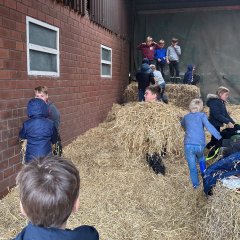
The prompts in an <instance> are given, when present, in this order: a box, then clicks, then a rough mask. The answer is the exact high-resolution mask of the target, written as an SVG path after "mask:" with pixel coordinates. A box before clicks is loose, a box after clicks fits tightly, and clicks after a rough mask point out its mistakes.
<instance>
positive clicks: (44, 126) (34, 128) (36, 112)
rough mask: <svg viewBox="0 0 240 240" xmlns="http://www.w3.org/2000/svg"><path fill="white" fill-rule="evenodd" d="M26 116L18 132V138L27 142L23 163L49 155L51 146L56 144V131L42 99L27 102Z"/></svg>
mask: <svg viewBox="0 0 240 240" xmlns="http://www.w3.org/2000/svg"><path fill="white" fill-rule="evenodd" d="M27 114H28V117H29V119H28V120H27V121H25V122H24V123H23V127H22V129H21V130H20V132H19V138H20V139H26V140H27V149H26V155H25V163H29V162H30V161H32V160H33V159H35V158H39V157H45V156H47V155H49V154H51V153H52V144H55V143H56V142H57V129H56V128H55V127H54V122H53V121H52V120H50V119H48V115H49V111H48V105H47V104H46V103H45V102H44V101H43V100H42V99H40V98H32V99H31V100H30V101H29V102H28V106H27Z"/></svg>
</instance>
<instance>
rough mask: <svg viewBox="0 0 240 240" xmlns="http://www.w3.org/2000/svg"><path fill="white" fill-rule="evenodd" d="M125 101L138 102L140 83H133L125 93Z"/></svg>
mask: <svg viewBox="0 0 240 240" xmlns="http://www.w3.org/2000/svg"><path fill="white" fill-rule="evenodd" d="M123 101H124V102H125V103H128V102H137V101H138V83H137V82H131V83H130V84H129V85H128V86H127V88H126V89H125V90H124V92H123Z"/></svg>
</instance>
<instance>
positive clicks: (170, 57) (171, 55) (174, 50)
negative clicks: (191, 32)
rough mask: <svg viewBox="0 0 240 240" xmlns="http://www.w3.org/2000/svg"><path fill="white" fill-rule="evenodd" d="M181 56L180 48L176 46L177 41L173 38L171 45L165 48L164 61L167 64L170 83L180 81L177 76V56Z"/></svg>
mask: <svg viewBox="0 0 240 240" xmlns="http://www.w3.org/2000/svg"><path fill="white" fill-rule="evenodd" d="M180 55H181V48H180V46H178V39H177V38H173V39H172V44H171V46H169V47H168V48H167V55H166V60H167V63H168V64H169V71H170V80H171V82H172V83H174V82H176V83H178V80H180V79H181V78H180V76H179V56H180ZM174 71H175V72H176V78H175V77H174ZM174 79H175V81H174Z"/></svg>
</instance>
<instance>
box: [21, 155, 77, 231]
mask: <svg viewBox="0 0 240 240" xmlns="http://www.w3.org/2000/svg"><path fill="white" fill-rule="evenodd" d="M17 184H18V185H19V189H20V200H21V203H22V207H23V209H24V211H25V213H26V215H27V217H28V218H29V220H30V221H31V223H32V224H34V225H38V226H43V227H56V228H59V227H61V226H62V225H63V224H64V223H65V222H66V221H67V219H68V217H69V216H70V214H71V212H72V210H73V207H74V204H75V202H76V200H77V198H78V194H79V187H80V177H79V171H78V170H77V168H76V167H75V166H74V164H73V163H72V162H71V161H69V160H67V159H65V158H61V157H58V156H53V157H45V158H40V159H36V160H33V161H32V162H30V163H29V164H27V165H25V166H24V167H23V168H22V170H21V171H20V172H19V174H18V176H17Z"/></svg>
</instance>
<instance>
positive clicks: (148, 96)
mask: <svg viewBox="0 0 240 240" xmlns="http://www.w3.org/2000/svg"><path fill="white" fill-rule="evenodd" d="M161 93H162V89H161V87H160V86H157V85H151V86H148V87H147V88H146V90H145V94H144V97H145V102H156V101H160V102H161V101H162V102H164V103H168V98H167V96H166V95H165V94H164V95H162V94H161Z"/></svg>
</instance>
